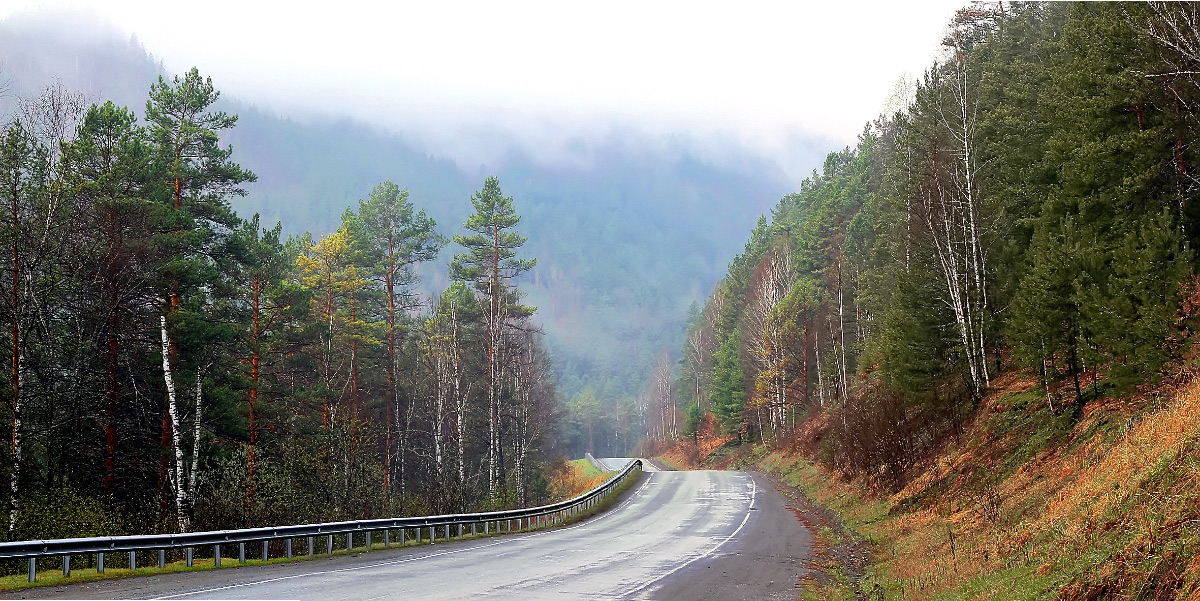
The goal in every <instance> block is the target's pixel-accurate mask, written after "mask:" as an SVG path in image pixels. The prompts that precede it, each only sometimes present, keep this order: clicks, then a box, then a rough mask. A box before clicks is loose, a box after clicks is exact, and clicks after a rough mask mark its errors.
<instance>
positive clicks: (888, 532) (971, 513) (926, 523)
mask: <svg viewBox="0 0 1200 601" xmlns="http://www.w3.org/2000/svg"><path fill="white" fill-rule="evenodd" d="M1186 380H1187V378H1179V379H1178V381H1185V382H1186ZM994 384H995V387H994V389H993V390H995V391H996V392H994V393H993V394H992V395H990V396H989V397H988V398H987V399H985V401H984V402H983V403H982V404H981V406H980V409H979V411H978V412H977V413H976V415H975V416H974V418H973V419H972V421H971V422H970V423H968V424H967V425H966V433H965V435H964V436H963V437H962V438H961V439H960V442H957V443H949V444H948V445H947V446H946V447H945V448H943V449H942V450H941V451H940V452H939V453H938V455H937V456H936V457H934V458H932V459H931V460H930V461H929V462H928V463H927V464H926V465H925V467H924V469H923V470H922V471H921V472H920V473H919V474H916V475H915V477H914V478H912V479H911V480H910V481H909V482H908V483H907V485H906V486H905V488H904V489H903V490H901V491H899V492H897V493H895V494H892V495H883V496H882V497H874V496H873V495H872V494H871V493H870V484H869V483H867V482H862V481H855V482H843V481H839V480H838V479H837V477H836V476H837V474H834V473H830V472H828V471H826V470H824V469H821V468H815V474H816V475H810V476H808V477H807V479H808V480H811V482H808V486H806V488H808V489H809V490H810V491H813V490H814V489H815V490H816V491H818V492H817V494H818V495H820V496H823V497H825V498H817V500H818V501H819V502H823V503H826V504H831V503H833V504H835V508H836V509H839V510H841V511H843V513H844V514H845V513H846V511H847V510H849V511H850V512H853V511H854V509H853V507H854V503H852V502H848V501H847V499H860V500H863V501H869V500H870V499H872V498H876V499H880V500H882V501H883V502H884V504H885V505H886V507H887V508H888V509H886V510H885V511H886V514H883V515H876V516H874V517H869V516H862V517H861V519H856V518H855V516H853V515H846V517H847V518H848V519H849V520H850V521H851V523H852V524H855V525H857V526H858V528H859V529H860V531H862V532H863V533H864V534H866V535H867V536H868V537H870V538H872V539H873V540H876V541H877V544H876V548H875V551H874V552H875V559H876V562H877V564H876V566H877V569H878V570H879V573H880V578H881V579H882V580H883V581H886V582H888V583H889V586H888V589H889V593H895V594H898V595H900V596H901V597H902V598H914V599H920V598H929V597H933V596H937V597H939V598H968V599H1014V598H1051V599H1053V598H1069V599H1075V598H1079V599H1084V598H1088V599H1090V598H1149V599H1184V598H1195V599H1198V600H1200V586H1197V583H1198V582H1200V381H1191V382H1186V383H1184V384H1182V385H1180V386H1178V387H1174V386H1172V385H1162V386H1160V387H1158V389H1156V390H1153V391H1150V392H1148V393H1145V394H1139V395H1135V396H1133V397H1131V398H1120V399H1108V400H1101V401H1098V402H1094V403H1090V404H1089V405H1088V406H1086V407H1085V410H1084V411H1082V412H1081V414H1080V416H1079V418H1078V421H1077V422H1075V423H1074V424H1073V426H1071V428H1070V431H1069V433H1068V434H1067V442H1065V443H1064V442H1063V441H1061V440H1058V441H1057V442H1050V443H1047V444H1045V446H1044V447H1042V448H1038V449H1034V451H1033V452H1032V453H1031V454H1030V455H1029V456H1028V458H1027V459H1021V461H1022V463H1021V464H1020V465H1019V466H1018V467H1016V469H1014V470H1012V472H1011V473H1009V474H1007V475H1006V476H1005V477H1003V478H999V479H997V478H992V477H990V476H989V472H990V471H991V470H993V469H994V468H995V467H996V466H997V465H999V463H1000V462H1001V461H1002V460H1004V459H1006V458H1008V457H1010V455H1009V454H1011V453H1014V452H1018V451H1020V449H1021V446H1022V444H1025V443H1027V442H1028V440H1027V439H1028V437H1029V436H1030V435H1031V434H1032V433H1031V432H1026V431H1023V430H1021V429H1019V428H1011V429H1008V430H1005V426H1004V425H1003V424H1006V423H1008V422H1004V421H1003V420H1002V419H1000V417H1002V415H1001V414H1002V413H1003V412H1005V411H1009V412H1010V413H1009V414H1008V415H1009V416H1010V417H1011V415H1012V413H1011V412H1013V411H1017V412H1020V411H1040V409H1039V408H1037V407H1035V406H1033V405H1030V407H1029V408H1017V409H1014V408H1013V407H1011V406H1006V405H1010V404H1011V403H1010V401H1009V400H1008V399H1012V398H1015V397H1013V396H1012V395H1013V394H1019V393H1022V392H1024V393H1026V396H1025V398H1026V399H1028V398H1029V396H1028V395H1029V394H1031V393H1030V392H1029V391H1030V389H1031V388H1035V387H1036V388H1040V384H1039V383H1038V382H1037V381H1036V380H1034V379H1032V378H1030V377H1029V376H1028V375H1022V374H1009V375H1006V376H1005V377H1004V378H1003V379H1002V380H1001V381H999V382H995V383H994ZM1060 410H1061V408H1060ZM1043 413H1044V412H1043ZM994 415H995V416H996V419H992V417H993V416H994ZM1046 415H1048V414H1046ZM1060 415H1061V414H1060ZM1138 415H1141V417H1140V418H1138V419H1131V417H1132V416H1138ZM1035 419H1041V418H1035ZM1046 419H1051V418H1050V417H1047V418H1046ZM996 424H1001V425H996ZM1100 426H1106V427H1105V428H1101V427H1100ZM1020 452H1029V450H1028V449H1025V450H1023V451H1020ZM1021 456H1022V455H1011V457H1021ZM791 460H792V461H795V458H791ZM787 461H788V459H787V458H784V457H779V456H775V455H768V457H767V458H766V459H764V460H763V461H762V462H760V466H762V467H764V468H767V469H771V468H773V467H778V465H783V464H785V463H786V462H787ZM981 475H982V476H981ZM820 491H825V492H824V493H821V492H820ZM864 504H865V503H864ZM1035 581H1036V582H1035ZM889 598H890V597H889Z"/></svg>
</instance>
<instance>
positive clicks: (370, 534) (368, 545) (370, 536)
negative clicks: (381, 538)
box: [367, 530, 375, 551]
mask: <svg viewBox="0 0 1200 601" xmlns="http://www.w3.org/2000/svg"><path fill="white" fill-rule="evenodd" d="M373 538H375V533H374V532H372V531H370V530H367V551H370V550H371V545H372V544H373V543H372V542H371V539H373Z"/></svg>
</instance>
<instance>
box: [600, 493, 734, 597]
mask: <svg viewBox="0 0 1200 601" xmlns="http://www.w3.org/2000/svg"><path fill="white" fill-rule="evenodd" d="M756 494H758V483H757V482H755V481H754V476H750V504H749V505H747V506H746V517H744V518H742V523H741V524H738V527H737V530H734V531H733V532H732V533H731V534H730V535H729V536H726V537H725V538H724V539H722V540H721V542H719V543H717V544H715V545H713V547H712V548H711V549H709V550H707V551H705V552H704V553H701V554H700V555H697V556H695V557H693V558H691V559H689V560H687V561H685V562H683V563H681V564H679V565H677V566H675V567H674V568H673V569H672V570H670V571H669V572H667V573H666V574H663V575H662V576H659V577H658V578H655V579H654V580H651V581H650V582H647V583H645V584H643V585H641V586H639V587H637V588H635V589H633V590H631V591H629V592H628V593H622V594H621V596H632V595H635V594H637V593H639V592H641V591H643V590H645V589H646V588H648V587H650V586H652V585H653V584H654V583H656V582H660V581H662V579H664V578H666V577H667V576H670V575H671V574H674V573H675V572H678V571H679V570H682V569H683V568H686V567H687V566H689V565H691V563H692V562H694V561H697V560H700V559H704V558H705V557H708V556H709V555H712V553H713V551H716V550H717V549H720V548H721V545H724V544H725V543H727V542H729V541H730V539H732V538H733V537H735V536H737V535H738V533H739V532H741V531H742V528H745V527H746V522H749V521H750V511H751V510H753V508H754V497H755V495H756Z"/></svg>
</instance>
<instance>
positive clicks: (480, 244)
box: [450, 177, 537, 499]
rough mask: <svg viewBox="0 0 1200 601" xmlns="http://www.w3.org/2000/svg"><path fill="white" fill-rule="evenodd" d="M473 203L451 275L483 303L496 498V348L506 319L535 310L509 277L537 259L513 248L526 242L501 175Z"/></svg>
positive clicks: (491, 468)
mask: <svg viewBox="0 0 1200 601" xmlns="http://www.w3.org/2000/svg"><path fill="white" fill-rule="evenodd" d="M471 204H472V205H473V206H474V207H475V212H474V213H473V214H472V215H471V216H470V217H469V218H467V222H466V223H465V224H464V227H465V228H466V229H467V230H469V231H471V232H474V233H473V234H471V235H468V236H461V235H460V236H455V237H454V242H455V243H456V244H458V245H460V246H462V247H463V248H464V249H465V251H466V252H463V253H459V254H456V255H455V256H454V261H453V262H452V263H451V264H450V275H451V277H452V278H454V279H455V280H459V281H463V282H470V283H471V284H473V285H474V287H475V291H476V292H478V293H479V295H480V297H481V299H480V300H481V303H482V305H483V314H484V327H485V331H486V334H485V337H484V344H485V346H486V349H487V393H488V441H489V442H488V491H489V493H490V494H491V495H492V498H493V499H494V498H496V496H497V495H498V494H499V487H500V484H501V482H500V477H501V473H500V453H501V441H500V429H499V426H500V423H499V422H500V397H501V385H502V381H501V377H500V368H501V365H502V364H503V360H502V359H501V357H500V352H501V350H502V349H503V348H504V346H505V341H504V336H505V326H506V324H507V323H508V322H509V320H510V319H515V318H521V317H525V316H528V315H530V314H532V312H533V310H532V308H530V307H525V306H521V305H519V304H517V301H518V300H519V294H518V292H517V290H516V288H515V287H514V286H513V284H512V280H513V279H515V278H516V277H517V276H519V275H521V274H522V273H524V272H526V271H529V270H530V269H532V268H533V266H534V265H536V264H537V259H521V258H518V257H517V249H519V248H520V247H521V246H522V245H524V244H525V238H524V237H522V236H520V235H519V234H517V233H516V231H514V228H515V227H516V226H517V223H518V222H520V221H521V218H520V216H518V215H517V213H516V210H515V209H514V208H513V200H512V198H511V197H507V196H504V195H503V194H502V193H501V191H500V181H499V180H497V179H496V178H495V177H489V178H487V180H486V181H485V182H484V184H483V188H482V189H481V190H479V191H478V192H476V193H475V194H473V195H472V196H471Z"/></svg>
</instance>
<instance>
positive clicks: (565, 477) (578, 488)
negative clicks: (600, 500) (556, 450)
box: [550, 462, 608, 500]
mask: <svg viewBox="0 0 1200 601" xmlns="http://www.w3.org/2000/svg"><path fill="white" fill-rule="evenodd" d="M607 479H608V475H607V474H603V473H599V474H592V475H589V474H587V470H585V469H583V468H580V467H578V466H576V465H575V464H573V463H570V462H567V463H565V464H564V466H563V469H562V470H560V471H559V472H558V474H556V475H555V476H554V477H553V478H551V479H550V492H551V495H552V496H553V498H555V499H558V500H566V499H570V498H572V497H576V496H579V495H581V494H583V493H585V492H587V491H589V490H591V489H593V488H595V487H597V486H600V484H602V483H603V482H604V481H605V480H607Z"/></svg>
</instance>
